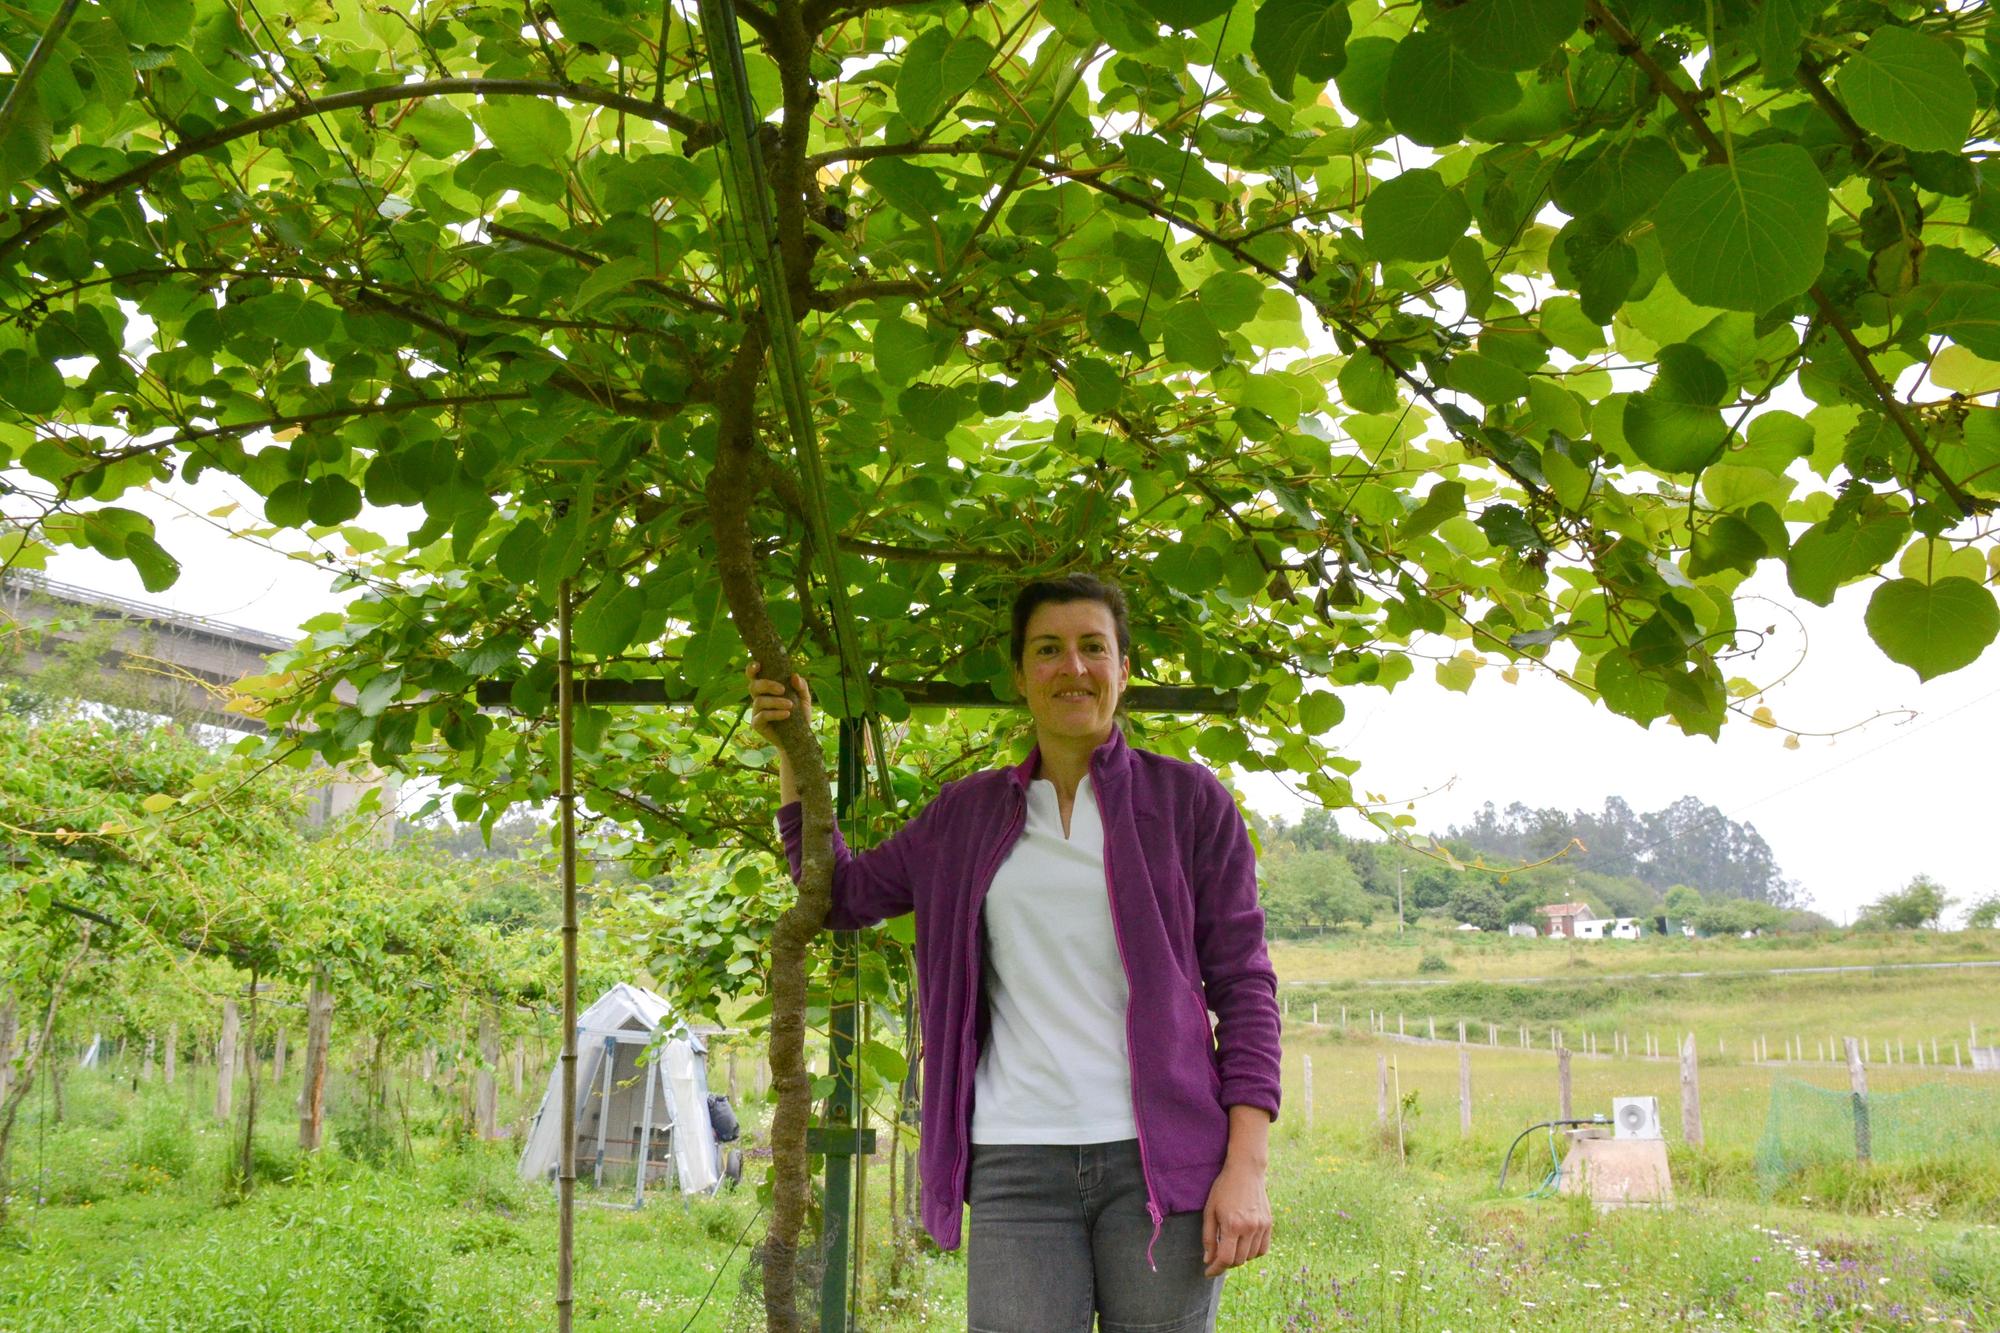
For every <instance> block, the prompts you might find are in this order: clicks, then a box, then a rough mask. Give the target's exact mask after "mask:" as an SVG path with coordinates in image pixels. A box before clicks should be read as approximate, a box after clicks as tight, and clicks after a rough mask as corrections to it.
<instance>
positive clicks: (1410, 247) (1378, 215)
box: [1361, 167, 1472, 263]
mask: <svg viewBox="0 0 2000 1333" xmlns="http://www.w3.org/2000/svg"><path fill="white" fill-rule="evenodd" d="M1471 224H1472V210H1471V209H1470V208H1468V207H1466V203H1465V196H1464V195H1463V194H1462V193H1460V192H1459V191H1457V190H1454V189H1452V188H1451V187H1450V186H1448V185H1446V184H1445V183H1444V177H1442V176H1440V175H1439V174H1438V173H1437V172H1435V171H1433V170H1431V169H1430V168H1429V167H1419V168H1417V169H1416V170H1414V171H1405V172H1401V173H1399V174H1398V175H1396V176H1393V177H1391V178H1390V179H1388V180H1386V181H1383V182H1382V183H1381V184H1379V185H1377V186H1375V187H1374V188H1373V189H1371V190H1370V191H1369V192H1368V202H1366V203H1365V204H1363V205H1362V206H1361V230H1362V234H1363V235H1364V236H1366V237H1367V238H1368V248H1369V249H1371V250H1373V251H1374V252H1375V254H1376V256H1377V257H1378V258H1381V259H1383V260H1385V261H1393V260H1398V259H1407V260H1411V261H1413V262H1416V263H1428V262H1430V261H1432V260H1436V259H1443V258H1444V257H1445V256H1446V255H1448V254H1450V253H1451V247H1452V246H1453V245H1454V244H1455V243H1456V242H1457V241H1458V239H1459V238H1460V237H1461V236H1463V235H1465V229H1466V228H1467V227H1468V226H1470V225H1471Z"/></svg>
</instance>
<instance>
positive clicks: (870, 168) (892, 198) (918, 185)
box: [861, 157, 958, 226]
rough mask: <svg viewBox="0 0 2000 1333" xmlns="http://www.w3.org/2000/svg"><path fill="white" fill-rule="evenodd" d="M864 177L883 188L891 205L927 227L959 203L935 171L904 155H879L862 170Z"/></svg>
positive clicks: (884, 195)
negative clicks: (900, 156)
mask: <svg viewBox="0 0 2000 1333" xmlns="http://www.w3.org/2000/svg"><path fill="white" fill-rule="evenodd" d="M861 179H862V180H864V181H867V182H868V183H869V184H870V185H872V186H874V187H875V189H877V190H878V191H880V192H881V195H882V197H883V198H884V199H886V200H888V201H889V206H890V207H891V208H893V209H895V210H896V211H897V212H898V213H901V214H902V215H903V216H905V217H907V218H909V219H910V220H911V221H913V222H916V223H918V224H920V225H924V226H928V225H929V224H930V223H932V222H934V221H936V220H937V219H938V218H939V217H940V216H941V215H942V214H944V213H948V212H950V211H951V209H952V207H953V205H954V204H956V203H957V202H958V201H957V198H956V197H955V196H954V195H953V194H952V192H951V191H950V190H948V189H946V188H945V183H944V181H943V180H942V179H941V178H940V177H939V176H938V174H937V173H936V172H935V171H931V170H928V169H927V168H924V167H920V166H917V165H916V164H915V163H912V162H905V161H903V160H902V159H901V158H895V157H883V158H877V159H876V160H875V161H873V162H870V163H869V164H868V165H867V166H865V167H863V168H862V169H861Z"/></svg>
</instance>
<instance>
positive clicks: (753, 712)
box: [743, 662, 813, 743]
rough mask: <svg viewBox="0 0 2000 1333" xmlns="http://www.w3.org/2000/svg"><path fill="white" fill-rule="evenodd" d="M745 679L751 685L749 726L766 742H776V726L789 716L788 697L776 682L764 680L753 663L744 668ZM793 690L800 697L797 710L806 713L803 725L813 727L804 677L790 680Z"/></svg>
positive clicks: (808, 693) (811, 700) (789, 703)
mask: <svg viewBox="0 0 2000 1333" xmlns="http://www.w3.org/2000/svg"><path fill="white" fill-rule="evenodd" d="M743 674H744V677H745V678H746V679H747V680H748V681H749V682H750V725H751V726H752V727H754V728H756V731H757V734H758V735H760V736H762V737H763V738H764V739H765V740H767V741H771V742H774V743H775V742H776V741H777V739H778V724H779V723H780V722H783V721H784V720H785V719H786V718H788V717H790V716H791V715H792V708H793V704H792V700H791V696H790V695H788V694H786V693H785V687H784V686H783V685H780V684H779V683H778V682H777V681H775V680H765V679H764V678H763V677H762V676H761V675H759V674H758V671H757V664H756V663H755V662H752V663H751V664H750V665H749V666H748V667H747V668H745V670H744V672H743ZM792 689H793V690H794V691H796V692H797V694H798V696H799V703H798V707H800V708H803V709H804V710H805V712H804V714H803V716H804V718H805V721H806V724H807V725H808V726H810V725H811V724H812V702H813V696H812V690H811V689H810V688H809V687H808V686H807V685H806V678H805V677H804V676H793V677H792Z"/></svg>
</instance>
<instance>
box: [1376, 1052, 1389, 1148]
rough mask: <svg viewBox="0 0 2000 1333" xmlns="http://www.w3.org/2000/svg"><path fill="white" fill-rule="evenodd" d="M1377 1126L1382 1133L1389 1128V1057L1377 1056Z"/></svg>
mask: <svg viewBox="0 0 2000 1333" xmlns="http://www.w3.org/2000/svg"><path fill="white" fill-rule="evenodd" d="M1375 1080H1376V1090H1375V1128H1376V1129H1377V1130H1378V1131H1379V1132H1381V1133H1385V1134H1386V1133H1387V1132H1388V1130H1389V1057H1388V1056H1386V1055H1378V1056H1376V1057H1375Z"/></svg>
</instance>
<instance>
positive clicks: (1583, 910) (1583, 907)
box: [1535, 903, 1590, 916]
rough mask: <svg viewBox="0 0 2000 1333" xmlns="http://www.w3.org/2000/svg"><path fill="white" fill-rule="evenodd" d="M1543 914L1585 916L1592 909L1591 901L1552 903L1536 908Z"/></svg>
mask: <svg viewBox="0 0 2000 1333" xmlns="http://www.w3.org/2000/svg"><path fill="white" fill-rule="evenodd" d="M1535 910H1536V911H1537V912H1540V913H1541V914H1542V915H1543V916H1583V915H1585V914H1587V913H1588V912H1589V911H1590V904H1589V903H1550V904H1549V905H1548V906H1547V907H1537V908H1536V909H1535Z"/></svg>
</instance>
